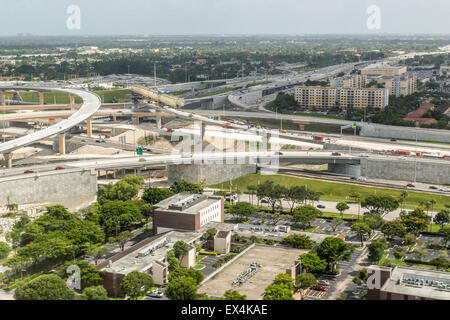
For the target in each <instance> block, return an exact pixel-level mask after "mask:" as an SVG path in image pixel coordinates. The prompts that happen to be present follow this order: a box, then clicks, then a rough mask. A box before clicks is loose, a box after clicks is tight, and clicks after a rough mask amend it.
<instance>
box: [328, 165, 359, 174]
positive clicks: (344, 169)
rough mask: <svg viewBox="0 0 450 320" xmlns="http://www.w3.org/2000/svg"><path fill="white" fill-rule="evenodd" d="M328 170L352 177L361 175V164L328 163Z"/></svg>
mask: <svg viewBox="0 0 450 320" xmlns="http://www.w3.org/2000/svg"><path fill="white" fill-rule="evenodd" d="M328 171H330V172H334V173H339V174H345V175H348V176H352V177H359V176H361V166H360V165H351V164H332V163H330V164H328Z"/></svg>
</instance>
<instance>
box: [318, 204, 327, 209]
mask: <svg viewBox="0 0 450 320" xmlns="http://www.w3.org/2000/svg"><path fill="white" fill-rule="evenodd" d="M317 208H319V209H325V206H324V205H323V204H319V205H317Z"/></svg>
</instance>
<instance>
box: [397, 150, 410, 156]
mask: <svg viewBox="0 0 450 320" xmlns="http://www.w3.org/2000/svg"><path fill="white" fill-rule="evenodd" d="M395 153H396V154H400V155H402V156H410V155H411V151H409V150H396V151H395Z"/></svg>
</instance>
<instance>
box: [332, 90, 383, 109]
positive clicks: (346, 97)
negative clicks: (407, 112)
mask: <svg viewBox="0 0 450 320" xmlns="http://www.w3.org/2000/svg"><path fill="white" fill-rule="evenodd" d="M338 94H339V97H338V101H339V106H340V107H341V109H347V108H354V109H363V108H373V109H383V108H384V107H386V106H387V105H388V104H389V90H388V89H385V88H364V89H357V88H343V89H340V90H339V92H338Z"/></svg>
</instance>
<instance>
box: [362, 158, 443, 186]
mask: <svg viewBox="0 0 450 320" xmlns="http://www.w3.org/2000/svg"><path fill="white" fill-rule="evenodd" d="M361 175H362V176H364V177H367V178H376V179H388V180H401V181H414V180H415V181H417V182H423V183H433V184H450V162H448V163H445V162H431V161H417V162H416V163H415V161H414V160H380V159H370V158H369V159H361ZM414 175H416V179H414Z"/></svg>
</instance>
